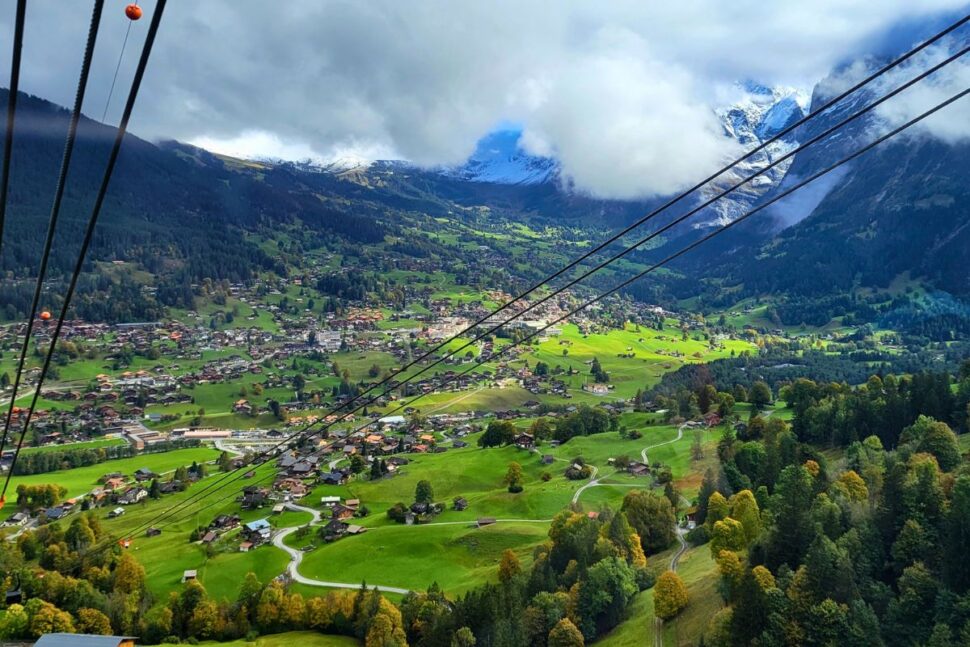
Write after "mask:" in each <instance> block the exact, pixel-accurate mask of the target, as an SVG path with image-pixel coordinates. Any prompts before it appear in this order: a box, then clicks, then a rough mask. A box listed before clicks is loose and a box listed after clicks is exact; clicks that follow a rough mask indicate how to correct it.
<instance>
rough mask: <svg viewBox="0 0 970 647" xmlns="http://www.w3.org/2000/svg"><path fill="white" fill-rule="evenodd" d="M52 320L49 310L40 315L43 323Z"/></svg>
mask: <svg viewBox="0 0 970 647" xmlns="http://www.w3.org/2000/svg"><path fill="white" fill-rule="evenodd" d="M50 318H51V313H50V312H48V311H47V310H44V311H43V312H42V313H40V319H41V321H48V320H49V319H50Z"/></svg>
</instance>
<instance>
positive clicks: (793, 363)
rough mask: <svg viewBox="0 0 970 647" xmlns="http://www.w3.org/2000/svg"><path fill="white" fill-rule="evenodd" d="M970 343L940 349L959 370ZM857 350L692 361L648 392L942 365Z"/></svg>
mask: <svg viewBox="0 0 970 647" xmlns="http://www.w3.org/2000/svg"><path fill="white" fill-rule="evenodd" d="M966 353H967V350H966V347H963V349H962V350H961V348H960V347H958V346H956V345H954V346H953V348H946V349H940V353H939V354H940V355H942V356H944V359H945V361H946V366H947V367H948V368H950V369H951V370H956V369H957V368H958V367H959V365H960V362H961V361H962V359H963V357H965V356H966ZM852 355H853V352H848V351H847V352H842V353H839V354H833V353H831V352H826V351H824V350H821V349H818V348H795V347H792V348H789V347H788V345H778V346H770V347H766V348H765V349H763V350H762V351H761V352H759V353H757V354H750V353H748V354H742V355H740V356H738V357H729V358H725V359H719V360H715V361H713V362H708V363H704V364H687V365H685V366H682V367H680V368H679V369H677V370H676V371H672V372H670V373H665V374H664V375H663V376H662V377H661V378H660V382H659V383H658V384H657V385H655V386H654V387H652V388H651V389H649V390H648V391H646V392H645V398H646V399H647V400H650V399H652V398H654V397H656V396H657V395H664V396H667V397H672V396H674V395H675V394H676V393H677V392H678V391H679V390H681V389H686V390H688V391H696V390H697V389H698V388H700V387H702V386H704V385H706V384H714V385H718V386H719V387H720V388H721V389H722V390H726V391H730V390H731V389H732V388H733V387H734V385H737V384H740V385H741V386H743V387H744V388H745V389H750V388H751V386H752V385H753V384H754V383H755V382H756V381H763V382H765V383H767V384H768V386H769V387H770V388H771V389H772V390H773V391H777V390H778V389H779V388H781V387H782V386H784V385H785V384H789V383H792V382H794V381H795V380H797V379H798V378H800V377H804V376H806V375H811V376H812V378H813V379H814V380H816V381H818V382H820V383H828V382H837V383H841V382H846V383H848V384H862V383H864V382H865V381H866V380H867V379H868V378H869V376H870V375H872V374H874V373H876V374H880V375H887V374H889V373H894V374H897V375H902V374H914V373H920V372H924V371H927V370H936V371H939V370H940V366H939V365H940V362H939V360H938V359H937V358H935V357H933V356H932V354H929V353H919V354H917V353H895V354H894V353H889V352H879V353H875V354H870V353H865V354H864V355H862V356H857V357H855V358H853V357H852Z"/></svg>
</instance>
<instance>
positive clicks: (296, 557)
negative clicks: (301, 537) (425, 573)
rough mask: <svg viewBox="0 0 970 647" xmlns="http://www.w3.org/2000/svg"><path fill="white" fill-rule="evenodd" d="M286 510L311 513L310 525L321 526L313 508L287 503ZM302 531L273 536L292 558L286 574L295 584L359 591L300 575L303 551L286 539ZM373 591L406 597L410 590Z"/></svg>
mask: <svg viewBox="0 0 970 647" xmlns="http://www.w3.org/2000/svg"><path fill="white" fill-rule="evenodd" d="M286 508H287V509H288V510H295V511H297V512H309V513H310V514H311V515H313V521H312V522H311V523H310V525H311V526H316V525H319V524H320V511H319V510H314V509H313V508H308V507H306V506H302V505H297V504H295V503H287V504H286ZM299 529H300V526H290V527H289V528H284V529H283V530H280V531H279V532H277V533H276V534H275V535H273V545H274V546H276V547H277V548H279V549H280V550H282V551H283V552H285V553H286V554H288V555H289V556H290V562H289V564H287V565H286V573H287V575H289V576H290V577H291V578H292V579H293V581H294V582H299V583H300V584H307V585H309V586H325V587H327V588H331V589H359V588H360V584H349V583H347V582H328V581H326V580H315V579H313V578H311V577H304V576H302V575H300V563H301V562H302V561H303V554H304V553H303V551H302V550H297V549H296V548H290V547H289V546H287V545H286V542H285V540H286V538H287V537H289V536H290V535H291V534H293V533H294V532H296V531H297V530H299ZM370 588H372V589H377V590H378V591H384V592H385V593H400V594H401V595H404V594H406V593H408V589H402V588H398V587H396V586H371V587H370Z"/></svg>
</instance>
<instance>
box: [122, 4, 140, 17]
mask: <svg viewBox="0 0 970 647" xmlns="http://www.w3.org/2000/svg"><path fill="white" fill-rule="evenodd" d="M141 13H142V12H141V7H139V6H138V5H136V4H130V5H128V6H127V7H125V15H126V16H128V20H138V19H139V18H141Z"/></svg>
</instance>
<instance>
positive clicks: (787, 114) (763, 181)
mask: <svg viewBox="0 0 970 647" xmlns="http://www.w3.org/2000/svg"><path fill="white" fill-rule="evenodd" d="M736 88H737V89H738V90H740V91H741V96H740V98H739V99H738V100H737V101H735V102H734V103H732V104H731V105H728V106H724V107H722V108H719V109H717V110H715V113H716V114H717V116H718V118H719V119H720V120H721V123H722V125H723V126H724V132H725V134H727V135H728V136H729V137H731V138H732V139H734V140H736V141H737V142H738V143H739V144H741V147H742V148H743V149H744V150H745V151H752V150H754V149H755V148H757V147H759V146H761V145H762V144H763V143H764V142H766V141H767V140H769V139H771V138H772V137H774V136H775V135H777V134H778V133H780V132H782V131H783V130H784V129H785V128H787V127H788V126H790V125H791V124H793V123H795V122H796V121H798V120H799V119H801V118H802V117H804V116H805V114H806V107H807V106H808V104H809V101H810V99H811V96H810V95H809V93H807V92H805V91H803V90H800V89H798V88H791V87H783V86H780V87H772V88H769V87H766V86H764V85H761V84H758V83H755V82H752V81H745V82H742V83H738V84H736ZM797 145H798V142H797V141H795V139H794V138H793V137H792V136H791V135H786V136H785V137H783V138H782V139H780V140H778V141H776V142H772V143H771V144H769V145H768V146H767V147H766V148H765V149H764V150H762V151H759V152H757V153H755V154H754V155H752V156H751V157H749V158H747V159H746V160H744V161H743V162H741V163H740V164H738V165H736V166H735V167H734V168H733V169H731V170H730V171H728V172H727V173H725V174H724V175H722V176H721V177H720V178H719V179H718V180H716V181H714V182H713V183H712V184H710V185H708V186H707V187H705V188H704V189H701V191H700V198H699V199H698V202H703V201H706V200H708V199H710V198H711V197H713V196H714V195H716V194H718V193H720V192H721V191H724V190H725V189H727V188H729V187H731V186H733V185H734V184H736V183H738V182H739V181H741V180H743V179H744V178H746V177H747V176H749V175H751V174H752V173H755V172H757V171H758V170H760V169H762V168H764V167H765V166H767V165H768V164H770V163H771V162H772V161H773V160H776V159H778V158H779V157H781V156H783V155H785V154H786V153H788V152H790V151H791V150H792V149H793V148H795V147H796V146H797ZM790 165H791V159H787V160H785V161H784V162H782V163H780V164H778V165H777V166H775V167H773V168H772V169H771V170H769V171H767V172H766V173H764V174H763V175H759V176H757V177H755V178H754V179H753V180H751V181H750V182H748V183H746V184H745V185H743V186H741V187H740V188H738V189H735V190H734V191H732V192H731V193H730V194H728V195H727V196H725V197H724V198H721V199H720V200H718V201H717V202H715V203H714V204H712V205H711V206H710V207H709V208H708V209H706V210H705V212H706V213H705V215H706V216H707V217H706V218H704V217H703V215H702V220H701V221H700V222H699V223H697V224H695V225H694V226H695V227H696V228H701V227H718V226H722V225H725V224H727V223H729V222H731V221H733V220H735V219H736V218H738V217H739V216H741V215H743V214H744V213H745V212H746V211H747V210H748V208H750V207H751V205H753V204H754V202H755V201H756V200H757V199H758V198H760V197H761V196H762V195H764V194H765V193H766V192H768V191H769V190H771V189H772V188H773V187H775V186H777V185H778V184H779V183H780V182H781V180H782V178H784V177H785V173H786V172H787V171H788V167H789V166H790Z"/></svg>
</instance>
